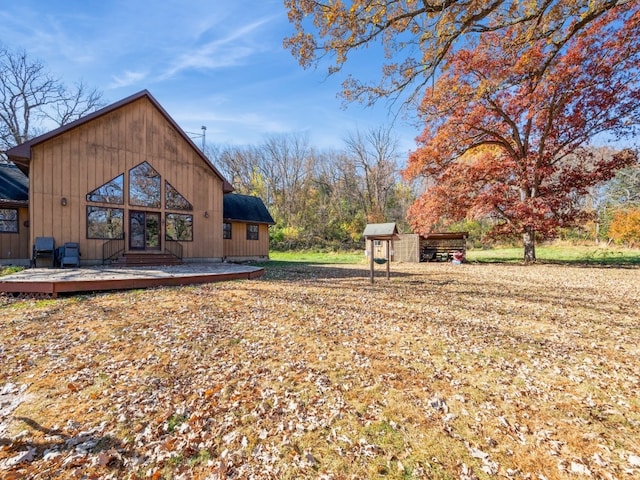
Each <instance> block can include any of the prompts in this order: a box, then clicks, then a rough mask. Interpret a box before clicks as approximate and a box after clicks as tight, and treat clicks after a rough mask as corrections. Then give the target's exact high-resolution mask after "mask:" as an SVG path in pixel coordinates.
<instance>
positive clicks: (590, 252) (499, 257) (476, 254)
mask: <svg viewBox="0 0 640 480" xmlns="http://www.w3.org/2000/svg"><path fill="white" fill-rule="evenodd" d="M523 255H524V253H523V250H522V248H493V249H490V250H476V249H473V250H468V251H467V260H468V261H470V262H487V263H521V262H522V261H523ZM536 258H537V260H538V262H540V263H545V262H547V263H564V264H575V265H581V264H582V265H640V250H639V249H625V248H618V247H615V246H614V247H612V246H602V247H597V246H584V245H582V246H578V245H573V246H572V245H540V246H537V247H536Z"/></svg>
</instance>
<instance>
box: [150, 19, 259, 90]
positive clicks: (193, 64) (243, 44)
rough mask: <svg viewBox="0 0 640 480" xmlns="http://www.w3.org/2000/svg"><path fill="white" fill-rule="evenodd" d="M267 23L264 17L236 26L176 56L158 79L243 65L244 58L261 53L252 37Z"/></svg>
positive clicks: (203, 33)
mask: <svg viewBox="0 0 640 480" xmlns="http://www.w3.org/2000/svg"><path fill="white" fill-rule="evenodd" d="M270 21H271V18H268V17H267V18H262V19H259V20H257V21H255V22H252V23H249V24H247V25H244V26H240V27H238V28H235V29H234V31H233V32H232V33H231V34H229V35H227V36H225V37H222V38H218V39H216V40H213V41H211V42H207V43H205V44H204V45H202V46H200V47H198V48H196V49H194V50H193V51H191V50H189V51H187V52H185V53H183V54H181V55H179V56H178V58H177V60H176V61H175V62H174V64H173V65H172V66H171V67H170V68H169V69H168V70H167V71H166V72H165V73H164V74H163V75H162V76H161V77H162V78H163V79H167V78H170V77H173V76H175V75H176V74H178V73H179V72H181V71H183V70H189V69H208V70H213V69H218V68H224V67H230V66H237V65H243V64H244V63H246V61H247V59H248V58H250V57H251V56H252V55H255V54H257V53H258V52H260V51H262V50H263V48H264V47H263V45H261V43H260V42H258V41H254V40H253V37H252V35H253V34H254V33H255V32H257V31H258V30H259V29H260V28H261V27H262V26H263V25H265V24H267V23H269V22H270ZM209 32H211V30H210V29H209V30H206V31H203V32H202V36H203V35H205V34H206V33H209Z"/></svg>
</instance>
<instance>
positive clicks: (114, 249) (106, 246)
mask: <svg viewBox="0 0 640 480" xmlns="http://www.w3.org/2000/svg"><path fill="white" fill-rule="evenodd" d="M123 252H124V234H123V235H122V238H112V239H111V240H109V241H107V242H104V243H103V244H102V264H103V265H104V264H105V263H107V262H108V261H109V260H112V259H114V258H117V257H118V256H120V254H121V253H123Z"/></svg>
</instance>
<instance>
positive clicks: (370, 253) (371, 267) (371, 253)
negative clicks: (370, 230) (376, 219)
mask: <svg viewBox="0 0 640 480" xmlns="http://www.w3.org/2000/svg"><path fill="white" fill-rule="evenodd" d="M370 241H371V250H369V266H370V270H371V275H370V278H371V283H373V240H370Z"/></svg>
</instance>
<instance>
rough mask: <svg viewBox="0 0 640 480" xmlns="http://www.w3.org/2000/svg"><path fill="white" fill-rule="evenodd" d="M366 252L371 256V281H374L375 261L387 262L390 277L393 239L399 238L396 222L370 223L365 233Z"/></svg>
mask: <svg viewBox="0 0 640 480" xmlns="http://www.w3.org/2000/svg"><path fill="white" fill-rule="evenodd" d="M363 237H364V241H365V249H366V254H367V256H368V257H369V265H370V270H371V283H373V265H374V263H380V264H386V267H387V279H389V263H390V262H391V256H392V251H391V247H392V245H393V243H392V242H393V241H395V240H398V239H399V238H400V237H399V235H398V227H397V226H396V224H395V223H369V224H368V225H367V226H366V227H365V229H364V233H363Z"/></svg>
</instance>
